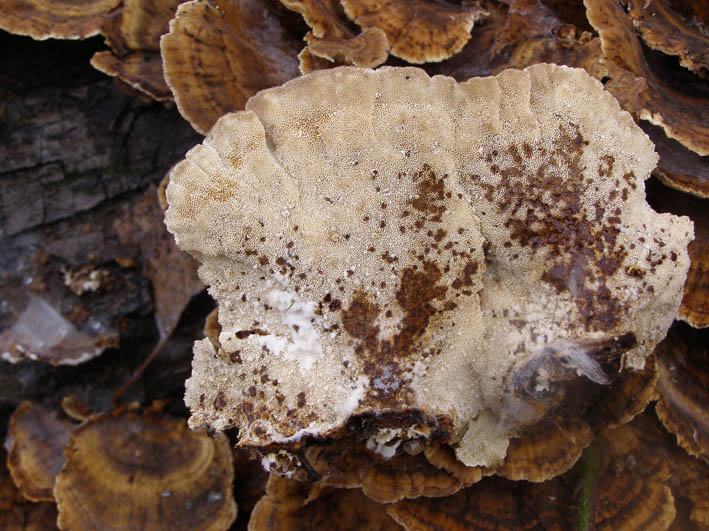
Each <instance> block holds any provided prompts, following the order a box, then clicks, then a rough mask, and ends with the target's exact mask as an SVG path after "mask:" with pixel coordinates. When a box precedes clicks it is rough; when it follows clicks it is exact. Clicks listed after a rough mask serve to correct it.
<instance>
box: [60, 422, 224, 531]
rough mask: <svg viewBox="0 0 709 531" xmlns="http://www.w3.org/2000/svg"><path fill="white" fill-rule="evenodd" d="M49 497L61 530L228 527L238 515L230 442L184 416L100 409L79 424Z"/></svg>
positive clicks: (219, 528) (216, 528)
mask: <svg viewBox="0 0 709 531" xmlns="http://www.w3.org/2000/svg"><path fill="white" fill-rule="evenodd" d="M64 456H65V463H64V467H63V468H62V470H61V472H60V473H59V475H58V476H57V479H56V483H55V487H54V497H55V499H56V500H57V506H58V509H59V518H58V525H59V527H60V528H61V529H165V528H169V529H210V530H223V529H228V528H229V526H230V525H231V524H232V522H233V521H234V519H235V518H236V504H235V503H234V498H233V494H232V488H233V480H234V468H233V461H232V455H231V450H230V448H229V442H228V441H227V438H226V437H225V436H224V435H219V436H217V437H214V438H210V437H208V436H207V435H206V434H205V433H203V432H193V431H190V430H189V429H188V428H187V425H186V423H185V422H184V420H182V419H175V418H170V417H168V416H166V415H159V414H155V413H144V414H142V415H138V414H136V413H133V412H127V413H120V412H114V413H111V414H99V415H96V416H94V417H92V418H90V419H88V420H87V421H86V422H84V423H83V424H82V425H81V426H79V427H78V428H76V429H75V430H74V431H73V432H72V433H71V435H70V437H69V443H68V444H67V447H66V449H65V451H64Z"/></svg>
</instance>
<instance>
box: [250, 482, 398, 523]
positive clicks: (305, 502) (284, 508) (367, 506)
mask: <svg viewBox="0 0 709 531" xmlns="http://www.w3.org/2000/svg"><path fill="white" fill-rule="evenodd" d="M248 528H249V530H250V531H263V530H279V531H300V530H301V529H323V530H327V529H332V530H336V529H367V530H373V531H396V530H399V529H401V528H400V527H399V526H398V525H397V524H396V522H394V520H392V519H391V518H390V517H389V516H388V515H387V513H386V507H385V506H384V505H380V504H378V503H376V502H374V501H372V500H371V499H369V498H367V497H366V496H365V495H364V494H362V492H361V491H359V490H357V489H329V488H328V489H322V490H320V491H318V492H317V493H314V494H313V492H312V489H311V488H310V487H309V486H308V485H307V484H305V483H301V482H299V481H296V480H294V479H287V478H282V477H279V476H277V475H276V474H271V476H270V477H269V479H268V485H267V487H266V495H265V496H264V497H263V498H262V499H261V500H260V501H259V502H258V504H256V507H255V508H254V510H253V512H252V513H251V519H250V520H249V527H248Z"/></svg>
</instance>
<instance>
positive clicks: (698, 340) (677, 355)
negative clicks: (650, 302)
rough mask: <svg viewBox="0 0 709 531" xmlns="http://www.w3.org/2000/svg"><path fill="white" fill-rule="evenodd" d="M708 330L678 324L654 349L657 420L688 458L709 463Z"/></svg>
mask: <svg viewBox="0 0 709 531" xmlns="http://www.w3.org/2000/svg"><path fill="white" fill-rule="evenodd" d="M708 332H709V330H701V331H700V330H692V329H691V328H689V327H688V326H687V325H684V324H681V323H677V324H675V325H674V326H673V327H672V328H671V329H670V333H669V335H668V336H667V338H665V340H664V341H662V342H661V343H660V344H659V345H658V347H657V359H658V366H659V373H660V377H659V379H658V382H657V393H658V396H659V399H658V401H657V404H656V406H655V411H656V412H657V416H658V417H659V418H660V420H661V421H662V423H663V424H664V425H665V427H666V428H667V429H668V430H669V431H670V432H671V433H674V434H675V435H676V437H677V444H679V446H681V447H682V448H684V449H685V450H686V451H687V452H688V453H689V454H691V455H693V456H695V457H698V458H700V459H704V460H705V461H707V462H709V397H708V396H707V389H709V346H708V345H709V342H708V341H707V340H708V339H709V333H708Z"/></svg>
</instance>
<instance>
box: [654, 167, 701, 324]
mask: <svg viewBox="0 0 709 531" xmlns="http://www.w3.org/2000/svg"><path fill="white" fill-rule="evenodd" d="M705 158H709V157H705ZM708 169H709V166H708ZM647 195H648V201H649V202H650V204H652V205H653V207H654V208H655V209H656V210H657V211H658V212H671V213H672V214H677V215H683V216H689V217H690V218H691V219H692V221H693V222H694V240H692V241H691V242H690V243H689V247H688V250H689V260H690V265H689V272H688V273H687V280H686V281H685V283H684V293H683V295H682V304H681V305H680V307H679V313H678V318H679V319H681V320H682V321H685V322H687V323H689V324H690V325H692V326H693V327H695V328H706V327H708V326H709V216H707V212H709V199H700V198H698V197H692V196H689V195H687V194H683V193H681V192H677V191H675V190H672V189H668V188H666V187H664V186H661V185H660V184H659V183H657V182H656V181H649V182H648V183H647Z"/></svg>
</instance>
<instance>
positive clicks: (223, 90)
mask: <svg viewBox="0 0 709 531" xmlns="http://www.w3.org/2000/svg"><path fill="white" fill-rule="evenodd" d="M271 3H272V2H270V1H268V0H245V1H238V2H237V1H236V0H214V1H207V2H201V1H192V2H185V3H184V4H182V5H180V7H179V9H178V10H177V14H176V16H175V18H174V19H172V20H171V21H170V32H169V33H168V34H167V35H164V36H163V37H162V39H161V40H160V50H161V52H162V58H163V70H164V74H165V79H166V81H167V84H168V86H169V87H170V89H171V90H172V94H173V96H174V98H175V102H176V103H177V108H178V110H179V111H180V114H182V116H183V117H184V118H185V119H186V120H187V121H188V122H189V123H190V124H192V127H194V128H195V129H196V130H197V131H198V132H200V133H202V134H206V133H207V131H209V129H210V128H211V127H212V125H214V122H216V121H217V119H218V118H219V117H220V116H222V115H223V114H226V113H228V112H231V111H236V110H240V109H243V108H244V104H245V103H246V100H247V99H249V97H250V96H252V95H253V94H255V93H256V92H258V91H259V90H261V89H265V88H267V87H272V86H274V85H280V84H281V83H284V82H286V81H288V80H289V79H292V78H294V77H296V76H298V75H299V74H300V72H299V70H298V59H297V56H298V52H299V51H300V49H301V47H302V43H301V42H300V38H299V37H298V38H296V37H294V36H293V35H291V34H290V33H289V31H288V28H287V25H286V24H285V21H284V20H283V19H282V17H281V16H280V15H279V14H278V13H277V12H276V11H274V10H272V9H269V6H270V5H271Z"/></svg>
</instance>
